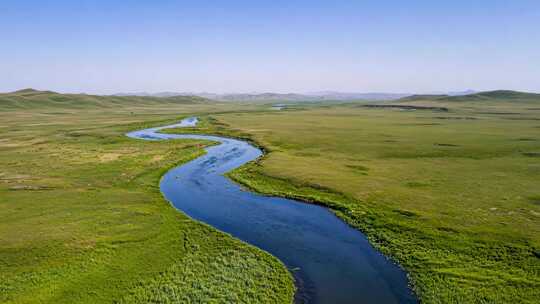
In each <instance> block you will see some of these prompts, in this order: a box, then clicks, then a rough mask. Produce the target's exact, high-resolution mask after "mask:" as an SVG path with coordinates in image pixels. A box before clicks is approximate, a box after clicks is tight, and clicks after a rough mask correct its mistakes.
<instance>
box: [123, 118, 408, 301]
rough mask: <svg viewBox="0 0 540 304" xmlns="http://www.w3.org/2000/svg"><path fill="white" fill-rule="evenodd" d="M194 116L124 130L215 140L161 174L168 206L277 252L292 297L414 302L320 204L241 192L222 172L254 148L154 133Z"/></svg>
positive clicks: (400, 278)
mask: <svg viewBox="0 0 540 304" xmlns="http://www.w3.org/2000/svg"><path fill="white" fill-rule="evenodd" d="M197 122H198V120H197V118H195V117H191V118H186V119H184V120H182V121H181V122H180V123H178V124H173V125H168V126H162V127H157V128H149V129H144V130H139V131H134V132H130V133H127V134H126V135H127V136H129V137H132V138H139V139H145V140H167V139H203V140H212V141H216V142H219V143H220V144H219V145H216V146H211V147H208V148H206V152H207V153H206V154H205V155H203V156H201V157H199V158H197V159H195V160H193V161H190V162H188V163H186V164H183V165H181V166H178V167H176V168H174V169H171V170H170V171H168V172H167V173H166V174H165V175H164V176H163V178H162V179H161V182H160V188H161V191H162V193H163V195H164V196H165V198H167V200H169V201H170V202H171V203H172V205H173V206H174V207H176V208H177V209H179V210H181V211H182V212H184V213H186V214H187V215H188V216H190V217H192V218H193V219H196V220H199V221H201V222H204V223H207V224H209V225H211V226H213V227H215V228H216V229H219V230H221V231H224V232H227V233H230V234H231V235H233V236H234V237H236V238H238V239H241V240H243V241H245V242H247V243H249V244H252V245H254V246H257V247H259V248H261V249H263V250H265V251H267V252H269V253H271V254H272V255H274V256H276V257H277V258H279V259H280V260H281V261H282V262H283V263H284V264H285V265H286V266H287V267H288V268H289V269H290V270H291V272H292V273H293V275H294V277H295V279H296V283H297V287H298V291H297V294H296V297H295V301H296V302H297V303H332V304H340V303H355V304H356V303H378V304H385V303H417V300H416V298H415V296H414V294H413V293H412V291H411V289H410V288H409V286H408V279H407V276H406V273H405V272H404V271H403V270H402V269H401V268H400V267H398V266H397V265H395V264H394V263H392V262H391V261H390V260H388V259H387V258H386V257H385V256H383V255H382V254H381V253H379V252H378V251H376V250H375V249H374V248H373V247H372V246H371V245H370V244H369V242H368V241H367V239H366V237H365V236H364V235H363V234H362V233H361V232H359V231H358V230H355V229H353V228H351V227H350V226H348V225H347V224H345V223H344V222H343V221H341V220H340V219H339V218H337V217H336V216H335V215H334V214H333V213H331V212H330V211H329V210H327V209H326V208H324V207H320V206H316V205H311V204H306V203H302V202H299V201H295V200H290V199H284V198H278V197H268V196H264V195H259V194H256V193H253V192H249V191H245V190H244V189H243V188H241V187H240V186H238V185H237V184H235V183H234V182H232V181H231V180H229V179H228V178H226V177H224V176H223V174H224V173H226V172H228V171H231V170H233V169H235V168H238V167H239V166H241V165H243V164H245V163H247V162H249V161H252V160H255V159H257V158H258V157H260V156H261V155H262V151H261V150H260V149H258V148H256V147H254V146H252V145H250V144H249V143H247V142H245V141H241V140H237V139H231V138H225V137H220V136H210V135H191V134H189V135H184V134H182V135H180V134H162V133H159V131H160V130H163V129H167V128H175V127H192V126H195V125H196V124H197Z"/></svg>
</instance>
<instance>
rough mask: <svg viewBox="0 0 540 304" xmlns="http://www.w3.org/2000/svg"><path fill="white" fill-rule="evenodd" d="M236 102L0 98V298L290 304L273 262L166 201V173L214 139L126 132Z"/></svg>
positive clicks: (285, 281)
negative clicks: (153, 137) (141, 136)
mask: <svg viewBox="0 0 540 304" xmlns="http://www.w3.org/2000/svg"><path fill="white" fill-rule="evenodd" d="M239 109H240V108H239V107H238V106H236V105H234V104H228V105H227V106H226V107H225V106H223V105H220V104H215V103H210V102H208V101H206V100H201V99H190V98H188V97H182V98H173V99H170V100H169V99H167V100H159V99H152V98H149V99H147V98H127V97H122V98H120V97H99V96H88V95H62V94H56V93H52V92H38V91H32V90H26V91H22V92H17V93H15V94H0V117H1V120H0V151H1V152H0V218H1V219H2V220H1V221H0V303H113V302H114V303H149V302H150V303H172V302H182V303H265V302H266V303H287V302H291V300H292V295H293V292H294V288H293V283H292V278H291V276H290V275H289V273H288V271H287V270H286V268H285V267H284V266H283V265H282V264H281V263H280V262H279V261H278V260H277V259H275V258H274V257H272V256H270V255H268V254H266V253H264V252H262V251H260V250H258V249H256V248H253V247H252V246H249V245H247V244H244V243H242V242H240V241H238V240H236V239H233V238H232V237H230V236H228V235H226V234H223V233H221V232H218V231H216V230H215V229H213V228H211V227H208V226H206V225H204V224H201V223H198V222H195V221H193V220H191V219H189V218H188V217H186V216H185V215H183V214H182V213H180V212H178V211H177V210H175V209H174V208H173V207H171V206H170V205H169V204H168V203H167V202H166V201H165V200H164V199H163V198H162V196H161V193H160V192H159V188H158V181H159V178H160V176H161V175H162V174H163V173H164V172H165V171H166V170H167V169H168V168H170V167H172V166H175V165H177V164H180V163H183V162H186V161H188V160H190V159H193V158H194V157H197V156H198V155H200V154H201V153H203V150H202V148H203V147H204V146H205V145H207V144H209V143H208V142H202V141H187V140H182V141H167V142H144V141H140V140H135V139H129V138H127V137H125V136H124V133H125V132H126V131H131V130H135V129H139V128H143V127H145V126H150V125H161V124H164V123H168V122H172V121H177V120H178V119H179V117H182V116H186V115H191V114H193V113H203V112H204V113H208V112H221V111H224V110H239ZM241 109H242V110H246V109H247V110H250V107H249V106H246V105H244V106H242V108H241Z"/></svg>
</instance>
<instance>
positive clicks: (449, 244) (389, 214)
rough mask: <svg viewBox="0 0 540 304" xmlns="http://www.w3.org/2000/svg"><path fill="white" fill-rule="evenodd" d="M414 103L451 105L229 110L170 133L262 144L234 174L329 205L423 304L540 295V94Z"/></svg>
mask: <svg viewBox="0 0 540 304" xmlns="http://www.w3.org/2000/svg"><path fill="white" fill-rule="evenodd" d="M411 103H413V104H417V105H437V106H446V107H449V108H450V111H449V112H448V113H441V112H433V111H426V110H417V111H399V110H391V109H368V108H363V107H361V106H360V105H356V104H350V105H346V106H336V107H325V108H315V109H311V110H305V111H289V112H272V113H249V114H248V113H240V114H234V113H229V114H221V115H211V117H210V119H206V120H205V119H203V121H202V125H201V129H200V130H198V131H197V130H196V129H195V130H181V129H179V130H169V131H168V132H194V131H197V132H206V133H217V134H221V135H230V136H234V137H242V138H249V139H250V140H252V141H254V142H256V143H257V144H259V145H261V146H263V147H264V148H266V150H267V151H269V153H268V154H267V155H266V157H264V158H263V159H261V160H259V161H258V162H254V163H251V164H249V165H248V166H244V167H241V168H239V169H237V170H236V171H234V172H232V173H231V174H229V176H230V177H231V178H233V179H234V180H236V181H238V182H240V183H242V184H244V185H246V186H247V187H249V188H251V189H254V190H256V191H259V192H261V193H265V194H270V195H277V196H286V197H292V198H297V199H302V200H305V201H309V202H314V203H318V204H323V205H327V206H329V207H331V208H332V210H334V212H335V213H336V214H337V215H338V216H340V217H341V218H343V219H344V220H346V221H347V222H348V223H349V224H351V225H352V226H354V227H357V228H358V229H360V230H361V231H363V232H364V233H366V235H367V236H368V237H369V239H370V240H371V242H372V243H373V244H374V245H375V246H376V247H377V248H378V249H380V250H381V251H382V252H384V253H385V254H387V255H389V256H391V257H392V258H394V259H395V260H396V261H398V262H399V263H400V264H401V265H402V266H403V267H405V268H406V270H407V271H408V272H409V274H410V275H411V278H412V281H413V283H414V286H415V290H416V292H417V293H418V295H419V297H420V298H421V300H422V301H423V302H425V303H537V302H538V299H539V298H540V251H539V249H540V204H539V203H538V197H539V196H540V187H538V181H540V158H539V157H535V155H537V154H536V153H538V152H539V151H540V129H539V128H540V112H539V111H538V108H539V105H540V100H532V101H527V102H520V103H515V102H512V101H511V100H497V101H496V102H495V101H493V102H490V101H488V102H486V100H482V101H481V102H477V101H475V100H470V101H468V102H466V103H455V102H448V103H445V102H441V101H425V100H420V101H412V102H411ZM501 113H511V114H501Z"/></svg>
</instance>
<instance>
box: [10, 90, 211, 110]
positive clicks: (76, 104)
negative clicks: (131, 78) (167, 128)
mask: <svg viewBox="0 0 540 304" xmlns="http://www.w3.org/2000/svg"><path fill="white" fill-rule="evenodd" d="M206 102H210V101H209V100H208V99H206V98H202V97H198V96H174V97H164V98H158V97H150V96H100V95H86V94H60V93H56V92H52V91H38V90H34V89H24V90H19V91H15V92H11V93H0V109H32V108H66V109H69V108H74V109H80V108H95V107H102V108H112V107H119V106H128V105H130V106H131V105H134V104H135V105H136V104H140V105H163V104H167V103H173V104H179V103H180V104H197V103H206Z"/></svg>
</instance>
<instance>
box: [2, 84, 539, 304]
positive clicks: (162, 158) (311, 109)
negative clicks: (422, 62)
mask: <svg viewBox="0 0 540 304" xmlns="http://www.w3.org/2000/svg"><path fill="white" fill-rule="evenodd" d="M378 105H383V106H387V105H388V104H384V103H378ZM392 105H393V107H375V108H372V107H366V102H354V103H347V104H333V103H312V104H303V105H298V104H297V105H295V106H293V107H288V108H285V109H283V110H281V111H276V110H271V109H270V107H269V105H265V104H263V103H257V104H252V103H242V104H239V103H232V102H227V103H217V102H211V101H208V100H204V99H200V98H190V97H174V98H164V99H163V98H162V99H160V98H146V97H116V96H91V95H62V94H56V93H53V92H38V91H33V90H25V91H21V92H17V93H14V94H0V116H1V118H2V119H1V122H0V151H1V153H0V168H1V169H0V218H1V219H2V221H0V302H2V303H72V302H78V303H98V302H99V303H102V302H105V303H108V302H116V303H148V302H150V303H173V302H182V303H201V302H204V303H224V302H227V303H230V302H234V303H288V302H289V303H290V302H291V301H292V297H293V293H294V286H293V280H292V278H291V275H290V274H289V272H288V271H287V269H286V268H285V266H284V265H283V264H282V263H281V262H280V261H278V260H277V259H275V258H274V257H272V256H271V255H269V254H267V253H265V252H262V251H261V250H259V249H257V248H254V247H252V246H249V245H247V244H245V243H243V242H240V241H238V240H236V239H234V238H232V237H230V236H229V235H227V234H224V233H221V232H219V231H216V230H215V229H213V228H211V227H209V226H207V225H205V224H202V223H199V222H195V221H193V220H191V219H190V218H188V217H187V216H185V215H183V214H182V213H181V212H179V211H177V210H175V209H174V208H173V207H171V206H170V205H169V203H168V202H166V201H165V200H164V199H163V197H162V196H161V193H160V191H159V187H158V182H159V179H160V177H161V175H162V174H163V173H164V172H166V171H167V170H168V169H169V168H171V167H173V166H176V165H178V164H181V163H184V162H187V161H189V160H191V159H193V158H195V157H197V156H199V155H201V153H204V152H203V148H204V147H205V146H207V145H209V144H211V143H210V142H204V141H194V140H178V141H166V142H146V141H140V140H135V139H130V138H127V137H126V136H124V134H125V132H128V131H132V130H137V129H141V128H144V127H150V126H159V125H163V124H167V123H171V122H176V121H178V120H179V119H180V118H182V117H186V116H198V117H200V118H201V122H200V124H199V125H198V126H197V127H195V128H185V129H174V130H173V129H171V130H166V132H173V133H212V134H218V135H226V136H233V137H239V138H244V139H247V140H250V141H252V142H253V143H254V144H256V145H259V146H260V147H262V148H263V149H264V150H265V152H266V155H265V156H264V157H263V158H261V159H259V160H258V161H257V162H253V163H250V164H248V165H246V166H243V167H241V168H239V169H237V170H236V171H233V172H231V173H230V174H229V176H230V177H231V178H232V179H234V180H235V181H237V182H239V183H241V184H243V185H244V186H246V187H248V188H250V189H253V190H256V191H258V192H261V193H265V194H269V195H277V196H285V197H292V198H296V199H300V200H304V201H307V202H311V203H316V204H322V205H325V206H328V207H329V208H330V209H331V210H333V211H334V212H335V213H336V215H338V216H339V217H341V218H342V219H343V220H345V221H346V222H348V223H349V224H350V225H352V226H354V227H356V228H358V229H359V230H361V231H362V232H364V233H365V234H366V235H367V236H368V238H369V239H370V241H371V242H372V244H373V245H374V246H375V247H377V248H378V249H379V250H381V251H382V252H383V253H385V254H387V255H388V256H389V257H391V258H392V259H394V260H395V261H397V262H398V263H399V264H400V265H402V266H403V267H404V268H405V269H406V270H407V271H408V273H409V274H410V276H411V281H412V283H413V285H414V289H415V291H416V293H417V294H418V296H419V298H420V299H421V301H422V302H423V303H537V299H539V298H540V221H539V220H540V187H538V181H539V180H540V98H539V97H538V96H528V95H527V96H521V95H518V96H515V95H513V94H510V93H508V92H498V93H496V94H483V95H482V94H476V95H474V96H470V97H466V98H465V97H459V98H448V97H444V96H429V97H426V96H416V97H414V98H407V99H404V100H402V101H400V102H393V103H392ZM396 105H397V106H398V107H395V106H396ZM403 106H406V107H403Z"/></svg>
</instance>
